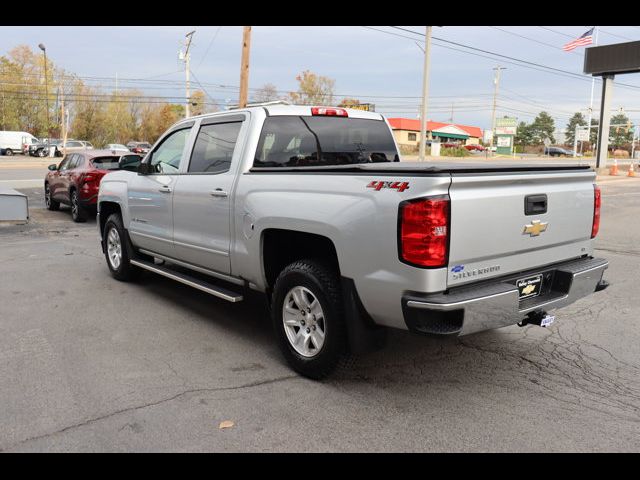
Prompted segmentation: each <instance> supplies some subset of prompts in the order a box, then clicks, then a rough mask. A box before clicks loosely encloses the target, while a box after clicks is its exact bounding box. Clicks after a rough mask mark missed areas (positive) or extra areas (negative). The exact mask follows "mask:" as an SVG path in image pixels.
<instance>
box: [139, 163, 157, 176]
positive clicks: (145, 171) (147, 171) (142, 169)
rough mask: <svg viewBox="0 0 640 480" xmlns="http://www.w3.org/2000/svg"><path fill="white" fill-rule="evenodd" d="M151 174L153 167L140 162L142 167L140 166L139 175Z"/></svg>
mask: <svg viewBox="0 0 640 480" xmlns="http://www.w3.org/2000/svg"><path fill="white" fill-rule="evenodd" d="M151 173H153V165H151V164H150V163H149V162H140V165H138V174H139V175H149V174H151Z"/></svg>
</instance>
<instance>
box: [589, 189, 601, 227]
mask: <svg viewBox="0 0 640 480" xmlns="http://www.w3.org/2000/svg"><path fill="white" fill-rule="evenodd" d="M601 204H602V198H601V194H600V187H599V186H597V185H594V186H593V225H592V226H591V238H595V237H596V235H598V230H600V205H601Z"/></svg>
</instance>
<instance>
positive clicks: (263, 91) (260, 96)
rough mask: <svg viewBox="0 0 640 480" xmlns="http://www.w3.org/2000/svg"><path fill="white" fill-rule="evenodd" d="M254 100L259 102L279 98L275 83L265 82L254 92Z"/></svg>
mask: <svg viewBox="0 0 640 480" xmlns="http://www.w3.org/2000/svg"><path fill="white" fill-rule="evenodd" d="M253 100H254V101H255V102H257V103H263V102H271V101H274V100H278V90H277V88H276V86H275V85H274V84H273V83H265V84H264V85H263V86H262V87H260V88H259V89H258V90H256V93H254V94H253Z"/></svg>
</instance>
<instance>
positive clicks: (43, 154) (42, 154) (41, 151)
mask: <svg viewBox="0 0 640 480" xmlns="http://www.w3.org/2000/svg"><path fill="white" fill-rule="evenodd" d="M36 154H37V155H38V157H44V156H45V153H44V148H41V149H40V150H38V151H37V152H36Z"/></svg>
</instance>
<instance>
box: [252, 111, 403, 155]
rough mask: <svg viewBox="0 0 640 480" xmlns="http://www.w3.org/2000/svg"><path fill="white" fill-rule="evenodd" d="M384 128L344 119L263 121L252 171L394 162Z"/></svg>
mask: <svg viewBox="0 0 640 480" xmlns="http://www.w3.org/2000/svg"><path fill="white" fill-rule="evenodd" d="M399 160H400V159H399V157H398V152H397V151H396V146H395V143H394V141H393V136H392V134H391V131H390V130H389V127H388V126H387V124H386V123H385V122H383V121H381V120H367V119H360V118H344V117H320V116H316V117H298V116H277V117H269V118H267V119H266V120H265V123H264V126H263V127H262V133H261V134H260V141H259V143H258V148H257V150H256V158H255V161H254V164H253V165H254V167H303V166H330V165H352V164H358V163H378V162H398V161H399Z"/></svg>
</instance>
